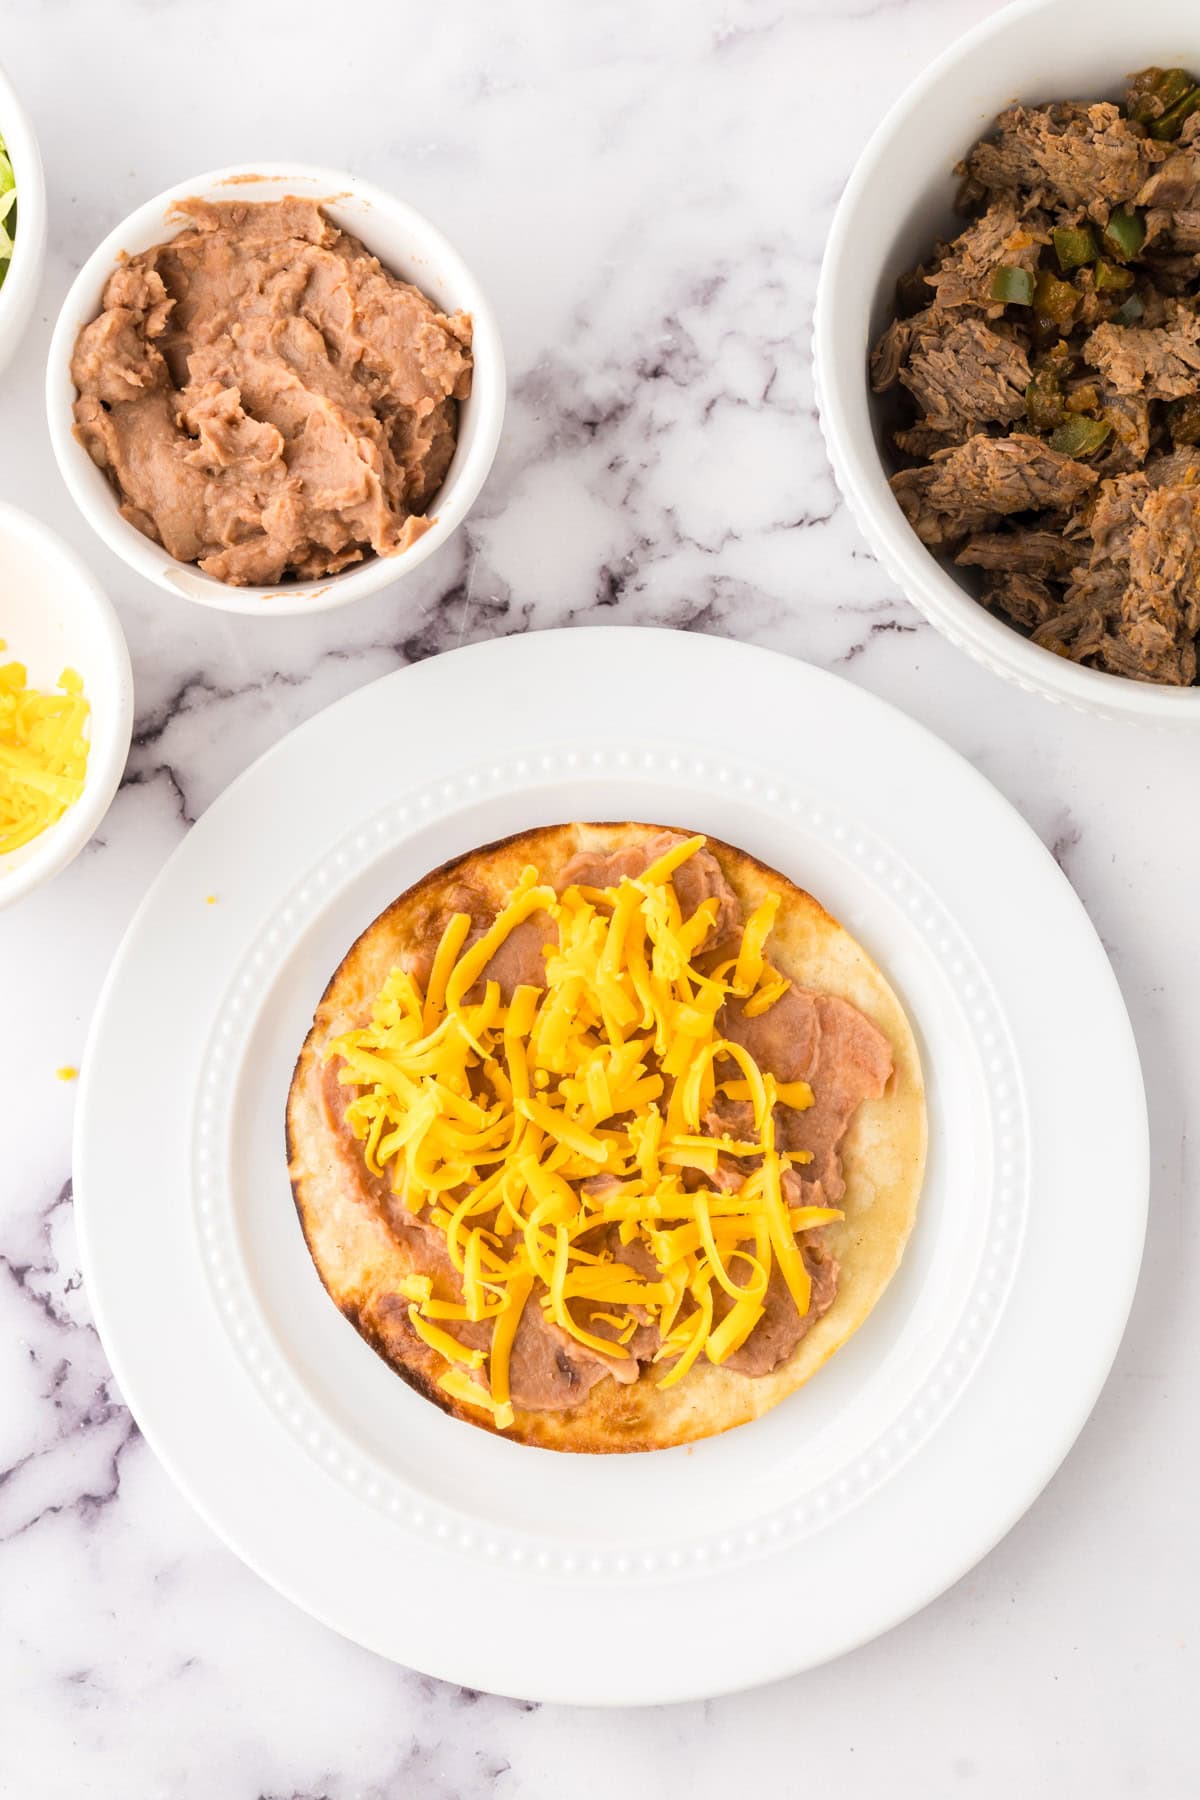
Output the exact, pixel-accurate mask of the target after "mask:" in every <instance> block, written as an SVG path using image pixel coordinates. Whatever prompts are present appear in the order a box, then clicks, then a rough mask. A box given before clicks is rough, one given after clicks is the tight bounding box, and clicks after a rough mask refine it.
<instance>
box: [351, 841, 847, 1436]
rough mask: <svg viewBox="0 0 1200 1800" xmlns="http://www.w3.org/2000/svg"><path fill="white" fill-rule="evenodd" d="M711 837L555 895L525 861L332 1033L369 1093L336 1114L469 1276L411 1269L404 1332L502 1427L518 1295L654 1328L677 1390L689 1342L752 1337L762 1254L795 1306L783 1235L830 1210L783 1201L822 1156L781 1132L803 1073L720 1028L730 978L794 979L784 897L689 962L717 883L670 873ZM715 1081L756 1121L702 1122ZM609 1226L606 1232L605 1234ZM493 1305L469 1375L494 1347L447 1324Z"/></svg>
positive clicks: (560, 1318)
mask: <svg viewBox="0 0 1200 1800" xmlns="http://www.w3.org/2000/svg"><path fill="white" fill-rule="evenodd" d="M703 843H704V839H703V838H702V837H695V838H691V839H688V840H687V841H685V842H681V843H678V844H675V845H673V846H672V847H671V848H670V849H669V850H667V851H666V852H665V854H663V855H662V856H660V857H659V858H658V860H657V861H656V862H654V863H652V864H651V866H650V867H649V868H648V869H646V871H645V872H644V874H642V875H641V876H639V877H638V878H636V879H631V878H630V877H628V876H626V877H624V878H623V879H622V880H621V881H620V882H619V883H618V884H617V885H615V886H611V887H606V888H591V887H581V886H573V887H569V888H568V889H567V890H566V891H565V893H563V894H562V896H561V897H560V896H559V895H558V894H556V892H555V891H554V889H553V888H552V887H549V886H544V885H541V884H540V883H539V880H538V876H537V872H536V871H535V870H534V869H533V868H527V869H526V870H525V872H524V874H523V875H522V877H521V879H520V881H519V882H518V884H517V886H516V889H515V891H514V892H513V893H512V895H511V897H510V899H509V902H508V904H507V905H506V906H505V908H504V909H503V910H502V911H501V912H500V914H499V915H498V917H497V918H496V919H495V921H494V923H493V924H492V925H491V927H490V928H489V929H488V930H487V931H486V932H485V934H484V935H483V936H482V937H481V938H480V939H479V940H478V941H477V942H474V943H472V944H470V945H468V944H467V939H468V937H469V935H470V931H471V923H472V921H471V919H470V918H469V917H468V915H467V914H465V913H455V914H454V915H453V916H452V917H451V918H450V919H449V921H448V922H447V924H446V926H445V929H444V932H443V934H442V937H441V941H440V944H439V946H438V949H437V953H436V955H435V957H434V960H433V964H432V968H431V970H430V973H429V977H428V981H427V983H426V985H425V990H424V992H422V990H421V987H420V986H419V985H418V983H417V982H416V981H415V980H414V978H413V976H412V975H411V974H409V973H408V972H407V971H405V970H403V969H394V970H393V972H392V973H391V975H390V976H389V977H388V979H387V981H386V983H385V985H384V987H383V989H382V991H381V992H380V994H379V996H378V999H377V1000H376V1002H375V1006H374V1009H373V1013H372V1017H371V1021H370V1023H369V1025H367V1026H365V1027H363V1028H362V1029H358V1030H353V1031H349V1032H346V1033H344V1034H343V1035H342V1036H341V1037H339V1038H338V1039H337V1040H336V1041H335V1042H334V1043H333V1044H331V1045H330V1047H329V1051H328V1054H329V1056H331V1057H333V1056H337V1057H339V1058H341V1059H342V1066H341V1068H340V1070H339V1072H338V1079H339V1081H340V1082H342V1083H343V1084H344V1085H346V1086H347V1087H349V1088H352V1089H357V1090H358V1091H357V1093H356V1095H355V1097H354V1099H353V1100H352V1101H351V1103H350V1105H349V1106H348V1107H347V1109H346V1119H347V1123H348V1124H349V1126H350V1129H351V1130H352V1131H353V1132H354V1134H355V1136H356V1137H357V1138H358V1140H359V1142H360V1143H361V1145H362V1148H363V1154H364V1157H365V1160H366V1164H367V1167H368V1168H369V1169H370V1170H371V1172H372V1173H373V1174H374V1175H376V1176H377V1177H380V1178H382V1179H386V1180H387V1181H388V1182H389V1183H390V1185H391V1187H392V1189H393V1190H394V1191H395V1192H396V1193H397V1194H399V1195H401V1196H402V1198H403V1201H404V1204H405V1206H406V1207H407V1208H408V1209H409V1211H411V1212H413V1213H419V1212H422V1210H423V1209H429V1212H428V1215H427V1216H429V1217H431V1218H432V1220H433V1222H434V1224H435V1225H437V1226H438V1228H439V1230H440V1231H441V1232H442V1233H444V1238H445V1245H446V1251H447V1254H448V1256H449V1258H450V1261H451V1263H452V1264H453V1267H454V1269H455V1270H456V1271H457V1274H458V1276H459V1277H460V1278H461V1298H450V1297H447V1296H445V1295H442V1294H439V1293H437V1292H436V1291H435V1284H434V1283H433V1281H431V1280H430V1279H429V1278H428V1277H427V1276H423V1275H413V1276H410V1277H408V1278H407V1280H406V1281H405V1282H404V1283H403V1284H402V1286H403V1289H404V1297H405V1299H406V1300H407V1301H408V1302H409V1315H408V1316H409V1320H410V1323H411V1325H412V1328H413V1330H414V1331H415V1332H416V1333H417V1334H418V1335H419V1336H420V1337H421V1338H423V1339H424V1340H425V1342H426V1343H427V1344H429V1345H431V1346H432V1347H433V1348H434V1349H435V1350H437V1351H438V1352H439V1353H440V1354H441V1355H442V1356H443V1357H444V1358H446V1360H447V1361H448V1362H450V1363H451V1364H452V1365H454V1366H453V1367H452V1368H451V1369H450V1370H449V1371H448V1372H447V1373H446V1374H445V1375H443V1377H442V1379H441V1385H442V1387H443V1388H444V1389H445V1390H446V1391H447V1392H448V1393H450V1394H451V1395H453V1396H455V1397H457V1398H459V1399H460V1400H462V1401H464V1402H466V1403H469V1404H472V1405H475V1406H477V1407H481V1408H484V1409H486V1410H487V1411H488V1412H489V1413H490V1414H491V1416H492V1418H493V1419H494V1422H495V1424H496V1425H497V1426H498V1427H500V1428H501V1429H504V1428H506V1427H509V1426H511V1425H512V1424H513V1408H512V1402H511V1397H510V1387H509V1359H510V1355H511V1351H512V1346H513V1341H514V1338H515V1337H516V1333H517V1327H518V1325H519V1323H520V1319H521V1314H522V1311H523V1309H524V1308H525V1306H526V1305H528V1304H534V1305H541V1306H542V1307H543V1308H544V1309H545V1311H546V1312H547V1314H548V1315H549V1317H550V1318H551V1319H552V1320H553V1321H554V1323H555V1324H557V1325H558V1326H559V1327H560V1328H561V1329H562V1330H563V1331H565V1332H567V1333H568V1334H569V1335H570V1336H571V1337H573V1338H574V1339H576V1340H577V1341H578V1342H579V1343H581V1344H583V1345H586V1346H588V1347H589V1348H591V1349H593V1350H596V1351H599V1352H600V1353H601V1354H603V1355H605V1356H608V1357H611V1358H613V1359H616V1360H619V1359H621V1358H628V1357H629V1355H630V1350H629V1349H628V1348H627V1347H626V1346H628V1345H629V1344H630V1342H631V1341H632V1340H633V1339H634V1336H635V1334H636V1333H637V1331H638V1328H639V1326H640V1325H645V1324H653V1325H655V1326H656V1327H657V1329H658V1332H659V1334H660V1338H661V1342H660V1346H659V1348H658V1350H657V1352H656V1355H655V1361H656V1362H657V1363H658V1364H659V1365H660V1368H661V1374H660V1376H659V1382H658V1385H659V1386H661V1387H667V1386H671V1385H673V1384H674V1383H676V1382H678V1381H679V1380H681V1379H682V1377H683V1376H684V1375H685V1374H686V1373H687V1371H688V1369H690V1368H691V1367H692V1365H693V1364H694V1363H695V1362H696V1360H697V1358H699V1357H701V1356H703V1357H706V1358H707V1359H708V1360H709V1361H710V1362H712V1363H716V1364H720V1363H722V1362H724V1361H725V1360H726V1358H728V1357H729V1356H731V1355H732V1354H733V1353H734V1352H735V1351H736V1350H737V1349H739V1348H740V1346H741V1345H742V1344H744V1343H745V1341H746V1339H747V1338H748V1337H749V1335H750V1333H751V1332H752V1331H753V1329H754V1327H755V1325H756V1324H757V1323H758V1321H759V1319H760V1318H761V1317H762V1315H763V1310H764V1299H765V1295H766V1292H767V1286H768V1282H769V1280H770V1277H771V1272H772V1268H773V1267H776V1266H777V1267H778V1270H779V1274H780V1276H781V1277H782V1279H783V1280H784V1281H785V1282H786V1284H787V1286H788V1289H789V1290H790V1292H791V1295H792V1298H793V1299H794V1301H795V1304H796V1308H797V1310H798V1312H799V1314H800V1315H801V1317H803V1315H804V1314H805V1313H806V1312H807V1311H808V1307H809V1299H810V1275H809V1272H808V1269H807V1267H806V1265H805V1261H804V1257H803V1254H802V1252H801V1249H800V1247H799V1245H798V1244H797V1242H796V1235H795V1234H796V1233H797V1232H798V1231H805V1230H809V1229H813V1228H816V1227H818V1226H820V1225H824V1224H827V1223H830V1222H831V1221H833V1220H837V1219H840V1218H842V1217H843V1214H842V1213H841V1212H840V1211H838V1210H837V1209H834V1208H831V1207H821V1206H797V1205H795V1204H793V1198H794V1196H795V1195H796V1194H797V1193H798V1192H799V1182H798V1181H796V1179H795V1178H794V1176H792V1174H791V1172H790V1171H791V1169H792V1167H793V1165H796V1166H798V1165H801V1164H803V1163H805V1162H808V1161H810V1160H811V1157H810V1154H809V1152H807V1151H799V1150H798V1151H785V1150H780V1149H779V1148H777V1145H776V1139H775V1122H774V1114H775V1107H776V1104H777V1103H778V1102H782V1103H784V1104H786V1105H789V1106H792V1107H796V1108H801V1109H802V1108H805V1107H808V1106H811V1105H812V1101H813V1096H812V1092H811V1090H810V1089H809V1088H808V1087H807V1085H806V1084H805V1083H804V1082H802V1081H794V1082H789V1083H785V1084H780V1083H778V1082H777V1081H775V1080H774V1078H773V1077H772V1076H771V1075H770V1074H768V1073H765V1072H764V1071H762V1070H761V1069H760V1068H759V1066H758V1064H757V1063H756V1062H755V1061H754V1059H753V1058H752V1057H751V1056H750V1055H749V1054H748V1053H747V1051H746V1050H745V1049H744V1048H743V1047H742V1046H741V1045H740V1044H737V1043H734V1042H732V1041H730V1040H729V1039H727V1038H723V1037H722V1036H721V1035H720V1032H719V1031H718V1028H717V1019H718V1015H719V1013H720V1011H721V1008H722V1006H723V1004H724V1002H725V1001H726V999H727V998H728V997H729V996H731V995H733V996H737V997H738V998H739V999H740V1000H742V1001H743V1002H744V1003H745V1007H746V1011H747V1012H748V1013H751V1014H753V1013H755V1012H762V1011H765V1010H766V1009H767V1007H769V1006H770V1005H771V1004H773V1002H774V1001H775V1000H776V999H778V998H779V996H780V995H781V993H782V992H783V991H784V990H785V989H786V988H787V986H788V982H787V981H786V980H785V979H784V978H783V977H781V976H780V975H779V973H778V971H777V970H775V969H773V968H772V967H771V965H770V964H769V963H768V962H767V960H766V955H765V951H766V945H767V940H768V938H769V936H770V933H771V929H772V925H773V923H774V918H775V912H776V909H777V907H778V899H777V897H776V896H775V895H771V896H769V897H768V898H767V899H766V900H764V901H763V903H762V904H761V905H760V906H759V907H758V908H757V909H756V910H755V911H754V912H753V913H752V914H751V915H750V917H749V919H748V920H747V921H746V925H745V929H744V931H743V934H742V938H741V943H740V947H739V949H738V952H737V955H736V957H735V958H734V957H731V958H730V959H729V960H728V961H727V962H725V963H722V964H720V965H719V966H718V967H716V968H715V969H711V970H708V971H706V970H704V969H703V968H698V967H697V966H696V964H695V962H694V960H693V959H694V958H696V957H698V956H701V954H702V946H703V943H704V940H705V938H706V937H707V936H708V933H709V930H710V928H711V926H712V924H713V920H714V916H715V910H716V904H717V903H716V901H715V900H706V901H704V902H702V903H701V905H700V906H699V907H698V908H697V910H696V911H695V912H694V913H693V914H692V915H691V917H689V918H688V919H686V920H684V919H683V918H682V916H681V912H680V907H679V902H678V899H677V897H676V893H675V889H674V887H673V885H672V883H671V879H670V877H671V875H672V873H673V872H674V870H676V869H677V868H678V867H679V866H680V865H681V864H682V863H683V862H685V861H686V860H687V859H688V858H689V857H690V856H692V855H693V854H694V853H695V852H696V850H697V849H698V848H699V847H700V846H702V845H703ZM538 913H545V914H547V915H548V916H549V918H550V919H551V920H552V921H553V923H554V926H555V929H556V932H557V945H556V946H555V947H554V948H552V949H549V950H548V951H547V955H546V977H547V986H546V987H545V988H544V989H542V988H538V987H533V986H519V987H517V988H516V989H515V990H514V991H513V993H512V998H511V1000H510V1001H509V1003H508V1004H507V1005H506V1004H504V1002H503V999H502V995H501V990H500V987H499V985H498V984H497V983H496V982H495V981H490V980H489V981H487V982H486V983H483V982H482V981H481V978H482V976H483V971H484V970H485V968H486V967H487V965H488V963H489V960H490V959H491V957H492V956H493V955H494V953H495V952H496V951H497V949H498V948H499V946H500V945H501V944H502V943H503V942H504V941H505V939H506V938H507V937H508V935H509V934H510V933H511V932H512V931H513V930H514V929H515V928H516V927H517V926H519V925H520V924H521V923H522V922H523V921H525V920H526V919H529V918H531V917H532V916H533V915H534V914H538ZM481 987H482V996H480V988H481ZM726 1101H729V1102H749V1109H750V1111H749V1113H747V1112H745V1111H744V1110H743V1111H742V1112H740V1113H739V1114H738V1115H736V1116H738V1117H740V1118H745V1119H746V1120H747V1122H748V1121H749V1117H750V1114H752V1117H753V1127H752V1129H750V1130H746V1131H743V1132H741V1133H740V1134H739V1136H738V1138H737V1139H734V1138H732V1137H730V1136H729V1135H728V1132H727V1131H723V1132H722V1135H711V1134H709V1135H706V1133H705V1130H704V1123H705V1114H706V1111H707V1110H708V1109H710V1108H711V1107H712V1106H713V1104H714V1102H717V1103H718V1104H721V1103H724V1102H726ZM722 1153H724V1155H725V1156H726V1157H730V1156H732V1157H735V1158H739V1159H743V1160H742V1162H741V1167H742V1168H743V1169H744V1170H745V1171H746V1173H745V1179H744V1180H743V1181H741V1183H740V1185H738V1186H737V1187H736V1188H735V1189H734V1190H733V1191H732V1192H725V1191H718V1190H717V1189H715V1188H713V1187H710V1186H705V1185H703V1184H702V1181H703V1178H705V1177H708V1178H712V1177H715V1176H716V1175H717V1172H718V1157H719V1156H720V1155H721V1154H722ZM602 1227H606V1228H608V1239H609V1243H610V1244H611V1245H612V1246H613V1247H610V1248H602V1249H597V1233H598V1228H602ZM603 1235H604V1234H603V1233H602V1234H601V1236H603ZM535 1289H537V1297H536V1298H534V1297H533V1296H534V1294H535ZM581 1313H582V1314H583V1315H584V1318H583V1319H582V1320H581V1317H580V1314H581ZM489 1319H490V1320H494V1321H495V1326H494V1330H493V1334H492V1342H491V1349H490V1352H489V1353H488V1354H487V1357H486V1361H487V1364H488V1366H487V1369H486V1377H487V1383H488V1385H487V1387H486V1388H485V1387H484V1386H483V1385H482V1382H481V1380H479V1379H475V1378H474V1377H476V1376H477V1375H478V1374H479V1373H480V1372H481V1371H483V1366H484V1362H485V1353H484V1352H483V1351H482V1350H478V1349H473V1348H470V1347H469V1346H467V1345H466V1344H464V1343H463V1342H462V1341H461V1340H460V1339H459V1338H456V1336H455V1335H454V1323H455V1321H456V1320H461V1321H471V1322H479V1321H482V1320H489ZM598 1327H606V1328H607V1329H606V1330H605V1331H604V1335H600V1331H599V1329H598Z"/></svg>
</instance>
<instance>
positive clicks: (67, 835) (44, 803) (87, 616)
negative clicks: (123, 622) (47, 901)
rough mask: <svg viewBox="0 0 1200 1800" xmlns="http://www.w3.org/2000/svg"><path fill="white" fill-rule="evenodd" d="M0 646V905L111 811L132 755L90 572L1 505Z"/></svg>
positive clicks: (120, 640)
mask: <svg viewBox="0 0 1200 1800" xmlns="http://www.w3.org/2000/svg"><path fill="white" fill-rule="evenodd" d="M0 644H2V646H3V647H2V648H0V845H3V844H5V843H7V845H8V846H9V847H7V848H0V907H4V906H10V905H12V903H13V902H14V901H16V900H19V899H21V898H23V896H25V895H26V894H29V893H31V892H32V890H33V889H34V888H36V887H40V886H41V884H42V882H44V881H48V880H49V879H50V878H51V876H53V875H57V874H58V873H59V871H60V870H61V869H65V868H66V866H67V864H68V863H69V862H71V861H72V860H73V859H74V858H75V857H76V856H77V855H78V854H79V852H80V851H81V850H82V849H83V847H84V845H85V844H86V843H87V842H88V840H89V838H91V837H92V835H93V833H94V832H95V830H96V828H97V826H98V825H99V824H100V821H101V820H102V819H103V817H104V815H105V813H106V812H107V811H108V808H109V804H110V802H111V800H112V797H113V795H114V794H115V793H116V791H117V787H118V785H119V783H120V780H121V776H122V773H123V772H124V768H125V761H126V758H127V756H128V754H129V742H130V737H131V734H132V731H133V674H132V671H131V669H130V666H129V652H128V650H127V649H126V647H125V639H124V636H123V634H122V631H121V626H120V623H119V621H118V619H117V615H116V613H115V612H114V611H113V608H112V606H111V604H110V602H109V600H108V597H107V595H106V594H105V593H104V590H103V589H102V588H101V586H100V584H99V583H98V582H97V580H96V578H95V576H94V575H92V573H91V571H90V570H89V569H88V568H87V567H86V565H85V564H84V563H82V562H81V561H80V559H79V558H78V557H77V556H76V555H75V553H74V551H73V550H69V549H68V548H67V546H66V544H64V543H63V542H62V540H61V539H60V538H59V537H57V536H56V535H55V533H54V532H52V531H51V530H49V529H48V527H47V526H45V525H43V524H41V522H40V521H39V520H37V519H34V518H31V517H30V515H29V514H28V513H24V512H19V511H18V510H17V508H16V507H15V506H6V505H3V504H0ZM14 664H17V665H19V668H17V669H14V668H13V666H12V665H14ZM64 676H65V677H66V679H65V681H64ZM81 701H82V702H83V703H84V705H83V706H81V704H80V702H81ZM84 706H85V707H86V711H85V710H84ZM80 738H82V740H83V743H82V747H81V745H80V742H79V740H80Z"/></svg>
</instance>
